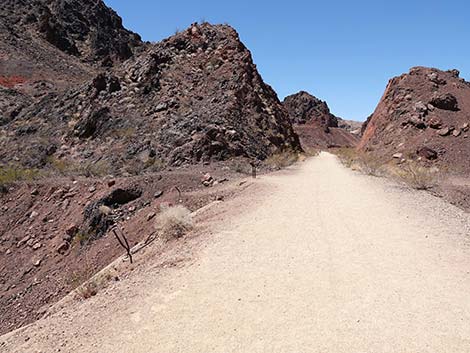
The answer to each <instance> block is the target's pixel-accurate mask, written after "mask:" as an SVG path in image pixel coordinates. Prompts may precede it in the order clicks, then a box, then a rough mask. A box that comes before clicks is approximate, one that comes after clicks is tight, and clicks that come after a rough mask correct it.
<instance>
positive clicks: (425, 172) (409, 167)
mask: <svg viewBox="0 0 470 353" xmlns="http://www.w3.org/2000/svg"><path fill="white" fill-rule="evenodd" d="M393 172H394V174H395V175H396V176H397V177H398V178H399V179H400V180H401V181H403V182H404V183H405V184H407V185H408V186H410V187H412V188H413V189H416V190H429V189H431V188H433V187H434V186H436V184H437V183H438V179H439V175H438V173H437V171H434V170H431V169H429V168H426V167H424V166H422V165H419V164H418V163H417V162H415V161H409V162H407V163H405V164H403V165H401V166H399V167H397V168H396V169H395V170H394V171H393Z"/></svg>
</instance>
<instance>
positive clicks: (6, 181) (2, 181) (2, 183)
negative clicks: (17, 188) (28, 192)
mask: <svg viewBox="0 0 470 353" xmlns="http://www.w3.org/2000/svg"><path fill="white" fill-rule="evenodd" d="M40 174H41V173H40V171H39V170H37V169H27V168H22V167H17V166H13V165H10V166H0V190H6V188H7V187H8V186H9V185H11V184H14V183H17V182H21V181H32V180H34V179H37V178H38V177H39V176H40Z"/></svg>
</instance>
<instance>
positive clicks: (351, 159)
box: [331, 147, 358, 168]
mask: <svg viewBox="0 0 470 353" xmlns="http://www.w3.org/2000/svg"><path fill="white" fill-rule="evenodd" d="M331 151H332V152H333V153H334V154H335V155H336V156H337V157H338V158H339V160H340V161H341V163H343V165H344V166H346V167H347V168H351V167H352V166H353V165H354V164H355V163H356V162H357V160H358V153H357V151H356V149H355V148H352V147H341V148H336V149H332V150H331Z"/></svg>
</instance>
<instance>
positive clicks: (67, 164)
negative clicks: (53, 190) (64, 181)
mask: <svg viewBox="0 0 470 353" xmlns="http://www.w3.org/2000/svg"><path fill="white" fill-rule="evenodd" d="M47 163H48V166H49V168H50V172H52V174H59V175H63V176H85V177H87V178H91V177H103V176H105V175H108V174H111V173H110V172H111V166H110V164H109V163H108V162H106V161H97V162H73V161H70V160H67V159H58V158H55V157H52V156H51V157H49V158H48V159H47Z"/></svg>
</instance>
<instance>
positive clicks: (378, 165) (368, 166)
mask: <svg viewBox="0 0 470 353" xmlns="http://www.w3.org/2000/svg"><path fill="white" fill-rule="evenodd" d="M357 163H358V165H359V169H360V170H361V171H362V172H363V173H364V174H367V175H372V176H381V175H383V173H384V164H383V163H382V161H381V160H380V159H379V158H378V157H374V156H372V155H370V154H359V155H358V159H357Z"/></svg>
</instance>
